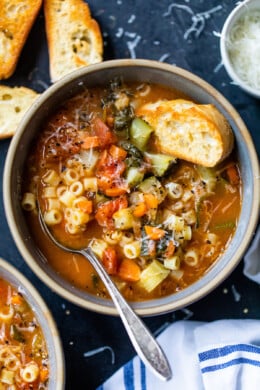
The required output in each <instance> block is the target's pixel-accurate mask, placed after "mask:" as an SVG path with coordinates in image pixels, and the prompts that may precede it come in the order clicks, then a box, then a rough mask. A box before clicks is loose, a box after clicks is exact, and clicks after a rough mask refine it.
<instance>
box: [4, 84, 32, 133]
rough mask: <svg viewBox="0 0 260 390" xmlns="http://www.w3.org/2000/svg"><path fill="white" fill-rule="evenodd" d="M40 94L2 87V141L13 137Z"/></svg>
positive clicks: (21, 88)
mask: <svg viewBox="0 0 260 390" xmlns="http://www.w3.org/2000/svg"><path fill="white" fill-rule="evenodd" d="M38 96H39V94H38V93H37V92H35V91H33V90H32V89H30V88H25V87H7V86H5V85H0V139H3V138H7V137H12V136H13V135H14V134H15V131H16V129H17V126H18V125H19V123H20V121H21V119H22V117H23V116H24V114H25V112H26V111H27V110H28V109H29V107H30V106H31V105H32V104H33V102H34V101H35V100H36V98H37V97H38Z"/></svg>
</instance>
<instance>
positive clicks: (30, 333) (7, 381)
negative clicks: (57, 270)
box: [0, 277, 49, 390]
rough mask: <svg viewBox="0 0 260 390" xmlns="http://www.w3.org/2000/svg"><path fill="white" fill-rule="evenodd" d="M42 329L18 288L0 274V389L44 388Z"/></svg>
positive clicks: (46, 367)
mask: <svg viewBox="0 0 260 390" xmlns="http://www.w3.org/2000/svg"><path fill="white" fill-rule="evenodd" d="M48 377H49V359H48V352H47V348H46V343H45V340H44V336H43V333H42V330H41V328H40V326H39V323H38V321H37V319H36V318H35V314H34V312H33V310H32V309H31V307H30V306H29V304H28V303H27V301H26V300H25V299H24V297H23V295H22V293H21V292H19V291H18V290H17V289H16V288H14V287H13V286H12V285H10V284H9V282H7V281H6V280H4V279H2V278H1V277H0V389H3V390H5V389H12V390H13V389H17V390H24V389H31V390H34V389H38V390H44V389H47V388H48Z"/></svg>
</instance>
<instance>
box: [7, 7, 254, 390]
mask: <svg viewBox="0 0 260 390" xmlns="http://www.w3.org/2000/svg"><path fill="white" fill-rule="evenodd" d="M236 3H237V2H236V1H231V0H224V1H214V0H190V1H189V0H179V1H176V2H171V1H170V0H160V1H158V0H146V1H144V0H92V1H89V6H90V8H91V11H92V15H93V17H94V18H95V19H96V20H97V21H98V22H99V24H100V27H101V30H102V33H103V38H104V45H105V53H104V60H109V59H116V58H130V57H136V58H146V59H153V60H159V61H164V62H167V63H169V64H173V65H177V66H180V67H183V68H185V69H187V70H190V71H192V72H194V73H195V74H196V75H198V76H200V77H202V78H204V79H205V80H206V81H208V82H209V83H210V84H212V85H213V86H214V87H215V88H216V89H218V90H219V91H220V92H221V93H222V94H223V95H224V96H225V97H226V98H227V99H229V101H230V102H231V103H232V104H233V105H234V107H235V108H236V109H237V111H238V112H239V113H240V115H241V117H242V118H243V120H244V121H245V123H246V125H247V127H248V129H249V131H250V133H251V135H252V138H253V140H254V143H255V145H256V148H257V151H258V155H259V153H260V130H259V123H260V109H259V108H260V103H259V101H258V100H256V99H254V98H252V97H250V96H248V95H246V94H245V93H244V92H243V91H242V90H240V89H239V88H238V87H237V86H236V85H234V84H233V83H232V82H231V80H230V78H229V77H228V75H227V73H226V71H225V70H224V68H223V66H221V58H220V50H219V34H220V32H221V29H222V26H223V24H224V21H225V19H226V18H227V16H228V14H229V13H230V11H231V10H232V9H233V8H234V7H235V5H236ZM210 10H212V12H211V11H210ZM207 11H209V12H207ZM196 20H197V24H196V26H195V27H196V30H195V31H193V32H189V31H190V30H189V29H190V27H191V26H192V24H193V23H195V22H196ZM200 27H203V29H202V31H201V32H200V30H199V29H200ZM185 33H186V35H185ZM5 84H8V85H24V86H29V87H31V88H34V89H35V90H37V91H38V92H43V91H44V90H45V89H46V88H47V87H48V85H50V79H49V70H48V52H47V44H46V36H45V29H44V17H43V14H42V13H41V14H40V15H39V16H38V18H37V21H36V23H35V25H34V27H33V29H32V32H31V34H30V36H29V39H28V41H27V43H26V46H25V47H24V50H23V53H22V55H21V58H20V61H19V64H18V67H17V70H16V72H15V74H14V75H13V76H12V77H11V78H10V79H9V80H8V81H7V82H5ZM9 142H10V141H9V140H4V141H1V142H0V170H1V171H0V174H1V187H0V190H1V194H2V175H3V167H4V161H5V157H6V153H7V150H8V146H9ZM0 200H1V202H0V221H1V224H0V229H1V230H0V256H1V257H3V258H4V259H6V260H7V261H9V262H10V263H12V264H13V265H15V266H16V267H17V268H18V269H19V270H20V271H22V272H23V273H24V274H25V275H26V276H27V277H28V279H29V280H30V281H31V282H32V283H33V284H34V285H35V286H36V287H37V289H38V290H39V292H40V293H41V294H42V296H43V298H44V299H45V300H46V303H47V304H48V306H49V308H50V309H51V311H52V313H53V316H54V318H55V319H56V321H57V324H58V328H59V331H60V335H61V339H62V342H63V346H64V351H65V359H66V376H67V380H66V390H72V389H73V390H74V389H77V390H81V389H87V390H92V389H95V388H96V387H97V386H98V385H100V384H101V383H102V382H103V381H104V380H106V379H107V378H108V377H109V376H110V375H112V374H113V373H114V372H115V371H116V370H117V369H118V368H119V367H120V366H121V365H123V364H124V363H125V362H127V361H128V360H129V359H130V358H132V357H133V355H134V351H133V348H132V346H131V345H130V343H129V340H128V338H127V336H126V333H125V331H124V329H123V326H122V325H121V322H120V319H119V318H115V317H107V316H102V315H100V314H97V313H93V312H90V311H87V310H84V309H81V308H78V307H77V306H74V305H73V304H71V303H70V302H67V301H65V300H64V299H62V298H60V297H59V296H57V295H56V294H54V293H53V292H51V291H50V289H48V288H47V287H46V286H45V285H43V283H42V282H41V281H40V280H39V279H38V278H37V277H36V276H35V275H34V274H33V273H32V272H31V270H30V269H29V268H28V266H27V265H26V264H25V262H24V260H23V259H22V257H21V255H20V254H19V253H18V251H17V249H16V247H15V245H14V242H13V239H12V237H11V235H10V232H9V229H8V226H7V223H6V219H5V216H4V209H3V201H2V195H1V199H0ZM242 271H243V261H241V263H240V265H239V266H238V267H237V269H236V270H235V271H234V272H233V273H232V275H231V276H230V277H229V278H228V279H227V280H226V281H225V282H224V283H223V284H222V285H220V286H219V287H218V288H217V289H216V290H215V291H214V292H212V293H211V294H210V295H208V296H207V297H206V298H204V299H202V300H200V301H199V302H197V303H195V304H193V305H191V306H190V307H187V308H186V309H184V310H179V311H177V312H174V313H169V314H166V315H162V316H157V317H153V318H145V319H144V321H145V322H146V324H147V325H148V327H149V328H150V329H151V330H152V331H153V332H156V331H158V330H159V329H160V328H161V327H162V326H164V325H165V324H166V323H168V322H172V321H174V320H176V319H183V318H187V319H188V318H190V319H192V320H200V321H213V320H217V319H224V318H254V319H260V307H259V302H260V299H259V298H260V287H259V286H258V285H257V284H256V283H254V282H252V281H250V280H248V279H247V278H246V277H244V276H243V272H242ZM103 347H109V348H105V349H103ZM99 348H101V350H100V352H98V351H99ZM110 348H112V350H113V352H114V355H115V361H113V359H112V357H113V356H112V354H111V350H110ZM96 350H97V352H96V353H94V352H95V351H96ZM89 351H93V355H92V356H88V357H85V356H84V353H86V352H89ZM115 390H117V389H115ZM119 390H120V389H119Z"/></svg>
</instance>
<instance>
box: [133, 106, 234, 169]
mask: <svg viewBox="0 0 260 390" xmlns="http://www.w3.org/2000/svg"><path fill="white" fill-rule="evenodd" d="M136 114H137V116H139V117H141V118H143V119H144V120H145V121H146V122H147V123H149V125H150V126H151V127H152V128H153V129H154V136H155V142H156V145H157V147H158V149H159V150H160V151H161V152H163V153H167V154H171V155H173V156H174V157H177V158H180V159H183V160H186V161H190V162H193V163H196V164H199V165H203V166H205V167H214V166H215V165H216V164H218V163H219V162H221V161H222V160H224V158H225V157H227V156H228V155H229V154H230V153H231V151H232V149H233V144H234V136H233V132H232V129H231V127H230V125H229V123H228V121H227V120H226V118H225V117H224V116H223V114H222V113H221V112H220V111H219V110H218V109H217V108H216V107H215V106H214V105H212V104H196V103H194V102H192V101H189V100H184V99H176V100H160V101H157V102H155V103H147V104H145V105H143V106H141V107H140V108H139V109H138V110H137V112H136Z"/></svg>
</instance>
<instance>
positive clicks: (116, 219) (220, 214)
mask: <svg viewBox="0 0 260 390" xmlns="http://www.w3.org/2000/svg"><path fill="white" fill-rule="evenodd" d="M180 97H182V96H181V94H180V93H179V92H176V91H174V90H170V89H167V88H165V87H162V86H159V85H153V84H137V83H135V84H124V83H123V82H122V81H121V80H113V81H112V82H111V83H110V85H109V86H107V87H106V88H105V89H104V88H101V87H97V88H91V89H86V91H84V92H82V93H81V94H79V95H77V96H75V97H73V98H71V99H70V100H68V101H66V102H65V103H64V104H63V105H62V106H61V107H60V108H59V110H58V111H57V112H55V113H54V114H53V115H52V116H51V117H50V118H49V120H48V121H47V122H46V123H45V125H44V127H43V129H41V131H39V135H38V139H37V140H36V141H35V144H34V146H33V148H32V149H31V152H30V155H29V156H28V160H27V166H26V170H25V172H24V183H23V199H22V206H23V208H24V210H25V211H26V217H27V220H28V223H29V225H30V227H31V232H32V234H33V235H34V237H35V240H36V242H37V245H38V246H39V248H40V249H41V251H42V252H43V254H44V255H45V257H46V258H47V260H48V262H49V263H50V264H51V266H52V267H53V268H54V269H55V270H56V272H57V273H59V274H60V275H62V277H64V278H65V279H67V280H68V281H69V282H70V283H71V284H72V285H74V286H76V287H78V288H80V289H83V290H86V291H88V292H91V293H93V294H96V295H98V296H102V297H107V292H106V290H105V288H104V286H103V284H102V282H101V281H100V279H99V277H98V276H97V274H96V273H95V271H94V270H93V268H92V267H91V266H90V265H89V264H88V262H87V261H86V260H85V259H84V258H83V257H82V256H80V255H75V254H73V255H72V254H68V253H64V252H63V251H61V250H60V249H59V248H57V247H56V246H55V245H53V244H52V243H50V241H49V240H48V239H47V238H46V237H45V235H44V233H43V232H42V230H41V228H40V225H39V219H38V215H37V207H36V201H37V196H38V198H39V205H40V207H41V209H42V211H43V213H44V219H45V222H46V223H47V224H48V226H49V228H50V229H51V231H52V233H53V234H54V235H55V237H56V238H57V239H58V240H60V242H62V243H63V244H65V245H67V246H69V247H74V248H79V247H87V246H88V245H90V246H91V247H92V249H93V251H94V252H95V254H96V255H97V256H98V257H99V259H100V261H101V262H102V263H103V265H104V267H105V268H106V270H107V272H108V273H109V275H111V278H113V280H114V281H115V283H116V284H117V286H118V288H119V289H120V290H121V292H122V293H123V295H124V296H125V297H126V298H127V299H129V300H147V299H152V298H158V297H162V296H165V295H169V294H172V293H175V292H177V291H180V290H182V289H184V288H185V287H187V286H189V285H190V284H192V283H194V282H195V281H196V280H198V279H199V278H200V277H201V276H202V275H203V274H204V273H205V272H206V271H207V269H209V267H210V266H211V265H212V264H213V263H214V262H215V261H216V260H217V259H218V257H219V256H221V255H222V253H223V252H224V251H225V249H226V247H227V245H228V243H229V241H230V239H231V238H232V236H233V234H234V231H235V229H236V225H237V220H238V217H239V213H240V206H241V179H240V172H239V166H238V162H237V159H236V155H235V152H234V151H233V152H232V154H231V155H230V156H229V157H228V158H227V159H226V160H225V161H223V162H221V163H220V164H219V165H218V166H215V167H214V168H205V167H202V166H198V165H196V164H193V163H191V162H187V161H184V160H180V159H176V158H175V157H174V156H172V155H166V154H164V153H161V152H160V151H159V150H158V146H157V143H156V140H155V137H154V134H153V128H152V127H151V126H150V125H149V124H148V123H147V122H145V121H144V120H143V119H142V118H141V117H137V116H136V111H137V109H138V108H139V107H140V106H141V105H143V104H145V103H147V102H156V101H157V100H159V99H160V100H162V99H166V100H171V99H177V98H180Z"/></svg>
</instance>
